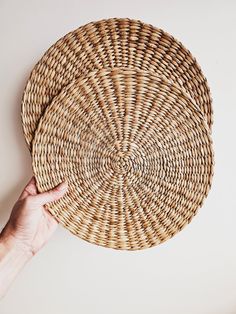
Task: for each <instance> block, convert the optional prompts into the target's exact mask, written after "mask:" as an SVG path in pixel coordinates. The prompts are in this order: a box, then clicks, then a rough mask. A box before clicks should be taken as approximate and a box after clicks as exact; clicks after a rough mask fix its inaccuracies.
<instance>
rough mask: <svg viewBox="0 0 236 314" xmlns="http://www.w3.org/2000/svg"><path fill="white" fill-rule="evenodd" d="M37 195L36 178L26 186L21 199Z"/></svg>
mask: <svg viewBox="0 0 236 314" xmlns="http://www.w3.org/2000/svg"><path fill="white" fill-rule="evenodd" d="M36 194H37V187H36V181H35V178H34V177H32V178H31V179H30V181H29V182H28V183H27V184H26V186H25V188H24V190H23V192H22V193H21V195H20V197H19V199H23V198H25V197H27V196H29V195H36Z"/></svg>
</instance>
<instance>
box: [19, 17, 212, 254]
mask: <svg viewBox="0 0 236 314" xmlns="http://www.w3.org/2000/svg"><path fill="white" fill-rule="evenodd" d="M137 25H138V26H137ZM108 26H109V27H108ZM116 28H117V29H119V31H118V30H117V31H116ZM123 29H124V32H125V33H126V32H128V34H127V38H126V37H125V38H124V41H121V42H120V44H119V45H120V46H119V45H118V41H119V40H120V37H119V36H121V35H120V34H121V33H120V32H121V30H123ZM144 29H145V32H146V33H147V34H148V35H145V34H146V33H144ZM150 29H151V30H153V31H152V32H151V31H150ZM99 30H100V33H99ZM102 30H103V31H102ZM132 32H133V33H132ZM136 32H137V34H136ZM139 32H141V33H142V32H143V33H142V35H141V33H139ZM103 33H104V41H103V43H101V45H100V42H101V38H100V39H98V37H97V36H98V34H100V35H99V36H101V34H103ZM79 34H80V35H79ZM108 34H110V35H109V36H108ZM122 34H123V33H122ZM135 34H136V35H135ZM76 36H78V42H77V39H76V38H77V37H76ZM80 36H82V37H81V38H83V36H85V37H86V41H85V40H82V41H80V40H79V38H80ZM124 36H125V35H124ZM135 36H137V37H138V36H140V37H139V40H140V42H141V43H140V45H141V47H142V48H143V49H149V48H150V49H152V46H153V49H157V50H158V43H159V44H160V43H162V45H161V46H162V47H163V46H164V42H166V47H167V51H169V56H170V54H171V51H172V49H171V44H170V40H172V44H173V45H174V46H175V45H177V46H176V47H181V46H178V45H179V44H177V43H176V42H175V41H174V40H173V39H170V38H169V37H168V36H167V35H164V34H163V33H162V32H161V31H158V30H156V29H153V28H151V27H150V26H146V25H144V24H142V23H140V22H131V21H129V20H109V21H104V22H100V24H89V26H86V27H85V28H82V29H80V30H79V31H78V32H74V33H71V35H69V37H66V38H64V39H63V40H62V41H60V42H59V43H57V44H56V46H55V47H54V48H52V49H51V50H50V51H49V52H48V53H47V55H46V57H44V58H43V63H39V65H38V66H37V68H36V69H37V70H36V72H34V75H36V73H37V71H38V70H39V69H41V71H40V75H39V76H38V78H42V81H40V79H39V81H37V80H36V81H37V84H38V85H37V84H36V81H35V80H34V79H33V77H34V75H33V76H32V77H31V80H32V82H33V83H32V85H31V84H30V85H28V87H27V88H28V91H29V89H30V88H32V92H33V94H34V93H36V90H37V91H38V92H39V93H42V94H44V93H45V98H44V101H43V102H41V103H38V102H37V101H38V100H39V99H40V97H41V96H40V97H39V98H37V97H36V98H35V99H34V97H33V98H32V110H33V108H34V106H36V107H37V105H39V107H37V108H40V109H39V111H36V112H37V114H36V119H35V120H34V122H33V123H32V126H33V128H31V129H30V130H31V131H33V130H34V128H35V127H36V125H35V123H36V122H39V123H38V127H37V129H36V132H35V137H34V139H33V144H32V162H33V170H34V174H35V176H36V181H37V186H38V189H39V191H46V190H49V189H50V188H52V187H54V186H55V185H57V184H58V183H60V182H61V181H63V180H67V182H68V185H69V190H68V192H67V193H66V195H65V196H64V197H63V198H62V199H60V200H58V201H56V202H53V203H50V204H48V205H47V208H48V210H49V211H50V212H51V213H52V215H53V216H54V217H55V218H56V219H57V220H58V221H59V222H60V223H61V224H63V225H64V226H65V227H66V228H67V229H69V230H70V231H71V232H72V233H73V234H76V235H77V236H79V237H80V238H82V239H84V240H86V241H89V242H91V243H95V244H98V245H101V246H106V247H109V248H115V249H126V250H139V249H144V248H148V247H152V246H155V245H157V244H159V243H161V242H163V241H165V240H167V239H169V238H171V237H172V236H173V235H175V234H176V233H177V232H179V231H180V230H181V229H182V228H183V227H184V226H185V225H187V224H188V223H189V222H190V221H191V219H192V218H193V217H194V215H195V214H196V212H197V210H198V208H199V207H200V206H201V205H202V203H203V200H204V198H205V197H206V196H207V194H208V191H209V188H210V186H211V180H212V165H213V153H212V143H211V138H210V132H209V126H208V124H207V122H206V121H207V119H206V107H205V108H203V107H204V106H200V103H198V104H197V102H196V103H195V101H196V99H198V97H195V101H194V99H193V98H191V97H190V96H189V93H187V91H186V88H187V86H189V84H188V83H187V84H185V87H186V88H180V86H179V84H177V83H178V81H179V80H180V73H181V71H179V70H178V67H177V65H175V62H171V60H172V61H173V59H171V57H169V58H170V63H172V64H173V66H174V68H175V70H176V71H179V73H177V74H173V70H174V69H172V70H171V71H168V70H167V69H168V67H169V65H168V64H166V65H163V66H164V67H165V69H166V71H167V72H166V73H170V72H171V73H172V75H171V78H172V81H175V82H176V83H174V82H171V81H169V80H167V79H166V78H165V77H163V76H160V75H158V73H154V71H147V70H140V69H137V68H139V67H141V68H147V67H148V63H149V67H150V70H155V69H156V70H157V69H158V66H157V64H159V63H156V61H157V59H158V58H157V59H155V58H154V55H153V54H151V53H150V57H151V56H152V57H153V58H154V59H155V60H154V59H152V58H151V59H150V58H147V59H145V57H141V61H140V64H139V63H138V62H137V60H136V62H135V58H134V56H136V57H137V56H138V51H137V48H136V37H135ZM146 36H148V38H149V44H147V43H146ZM128 38H129V40H128ZM131 39H132V40H131ZM142 39H143V40H142ZM87 40H88V42H87ZM109 40H110V41H111V42H110V41H109ZM112 40H114V41H115V42H116V45H115V44H114V42H112ZM129 41H131V42H132V45H131V46H130V47H129V48H127V47H124V49H122V47H123V45H124V46H125V45H126V44H127V43H128V42H129ZM109 42H110V45H109ZM66 43H67V52H66V53H65V51H64V50H63V49H64V48H62V47H64V45H65V44H66ZM78 43H79V44H78ZM86 43H87V44H86ZM92 43H93V44H92ZM155 43H157V46H155ZM77 44H78V45H79V46H77ZM80 45H81V47H84V48H86V49H85V52H84V53H83V54H82V50H81V49H79V48H78V47H80ZM90 45H91V47H90ZM76 47H77V48H76ZM89 47H90V48H91V49H90V48H89ZM96 47H97V48H96ZM98 47H100V48H98ZM102 47H103V49H102ZM105 47H107V48H108V50H106V49H105ZM111 47H112V48H111ZM132 47H133V49H131V48H132ZM110 48H111V49H110ZM54 49H56V51H57V52H55V50H54ZM60 49H62V51H64V52H62V53H61V54H59V55H60V57H59V55H58V53H59V51H61V50H60ZM76 49H78V51H77V52H78V56H79V58H80V59H81V61H80V62H81V65H83V67H82V68H83V69H85V68H86V67H85V66H84V64H83V63H82V60H84V62H85V60H86V62H87V60H90V61H91V63H88V64H87V69H89V68H90V69H93V68H96V67H98V68H100V66H101V65H102V66H104V64H106V65H108V66H110V67H111V66H113V65H114V64H118V65H122V64H127V66H128V65H131V64H134V63H136V65H139V66H137V68H132V69H130V68H124V67H120V68H111V69H97V70H95V71H92V72H90V73H87V75H86V76H84V77H79V78H76V77H78V73H79V72H81V70H79V68H78V65H79V64H80V63H76V62H77V54H75V51H76ZM93 49H95V50H96V49H97V50H96V55H98V58H94V59H93V58H92V54H93V53H94V51H93ZM140 49H141V48H140ZM179 49H180V51H182V52H183V51H185V50H183V48H179ZM88 51H90V54H89V53H88ZM107 51H110V53H111V54H109V53H107ZM173 51H174V48H173ZM174 52H175V55H176V58H177V55H178V53H177V51H174ZM64 53H65V54H64ZM70 53H71V54H70ZM133 53H134V54H135V55H133ZM160 53H161V54H162V52H161V50H160ZM81 54H82V55H83V57H82V56H81ZM105 55H106V56H107V57H108V56H109V59H107V60H106V57H105ZM116 55H117V59H116ZM164 55H165V57H164V59H162V58H161V57H160V60H161V59H162V60H167V59H168V58H167V57H166V53H165V54H164ZM53 56H54V57H55V59H54V57H53ZM69 56H70V57H69ZM89 56H90V57H89ZM146 56H147V55H146ZM103 57H104V58H103ZM60 58H61V59H60ZM64 58H66V60H67V61H68V62H69V64H67V63H64V67H65V68H64V67H63V66H62V65H61V66H60V64H61V63H62V61H63V60H64ZM137 58H138V57H137ZM165 58H167V59H165ZM50 60H51V61H52V60H54V61H55V62H56V63H54V66H55V67H53V66H52V68H51V70H52V69H54V72H50V70H49V72H46V73H45V68H44V66H46V67H47V63H48V62H49V63H50V62H51V61H50ZM92 60H93V62H92ZM101 60H104V62H103V61H101ZM105 60H106V61H107V62H105ZM108 60H109V61H108ZM151 60H152V61H151ZM148 61H150V62H148ZM133 62H134V63H133ZM186 62H188V61H186ZM92 63H93V64H92ZM42 64H43V66H42ZM55 64H57V66H56V65H55ZM75 64H77V65H76V66H75ZM145 64H146V66H145ZM182 64H184V62H183V61H182ZM41 66H42V67H41ZM191 66H192V69H196V68H195V67H196V64H195V63H191ZM191 66H190V65H189V66H187V68H186V71H187V69H189V68H191ZM55 69H56V70H55ZM66 69H67V70H68V71H69V72H68V74H67V75H66V73H67V70H66ZM70 70H71V72H70ZM169 70H170V68H169ZM52 71H53V70H52ZM186 71H185V74H186V73H187V72H186ZM82 72H83V71H82ZM157 72H160V71H157ZM50 73H54V76H52V77H51V74H50ZM62 73H64V74H62ZM71 73H73V75H71ZM163 73H164V72H163ZM163 73H162V74H163ZM190 73H191V72H190ZM47 75H48V76H47ZM58 75H59V76H58ZM175 75H176V77H175ZM167 76H168V75H167ZM59 77H60V78H61V79H62V82H61V83H60V84H59V81H60V80H59ZM183 77H185V76H183ZM187 77H188V75H187V74H186V78H187ZM43 78H45V79H46V78H48V82H49V81H50V82H51V84H50V83H48V84H49V85H47V86H48V89H47V88H46V87H45V89H44V92H42V89H41V88H42V87H43V86H44V83H43V80H44V79H43ZM71 78H75V79H74V80H73V81H72V82H70V83H69V81H70V79H71ZM174 78H176V79H174ZM46 80H47V79H46ZM196 82H198V83H199V84H200V85H201V84H203V85H202V86H204V84H205V83H204V82H205V81H204V80H203V79H200V80H199V81H198V80H197V79H196ZM67 83H69V84H67ZM34 84H36V85H37V86H38V89H34V88H35V87H34ZM65 84H67V86H65V87H64V88H62V89H61V87H62V85H65ZM49 86H50V87H49ZM59 91H60V93H59V94H58V95H57V96H55V97H54V98H53V99H52V96H53V95H55V93H58V92H59ZM190 91H192V92H193V91H195V89H191V88H190ZM196 95H197V94H196ZM192 96H193V93H192ZM26 98H27V96H26V95H25V100H24V101H25V106H28V105H26V104H28V103H27V101H28V100H27V101H26ZM27 99H28V98H27ZM49 101H51V103H50V104H49V105H48V102H49ZM42 104H43V105H42ZM45 104H47V106H46V107H45V106H44V105H45ZM43 107H44V109H45V108H46V110H45V112H44V115H42V116H41V113H42V111H41V109H42V108H43ZM200 107H201V109H205V110H200ZM27 108H28V110H31V109H30V106H29V107H27ZM32 112H33V111H32ZM24 113H25V112H24ZM38 113H39V115H38ZM27 115H28V113H27ZM33 116H34V115H33ZM39 116H41V119H40V120H38V118H39ZM32 121H33V120H32ZM208 122H209V120H208ZM31 131H30V132H31ZM27 134H28V133H27ZM30 134H31V135H30V136H29V137H28V140H29V142H30V141H31V139H32V137H31V136H32V133H30Z"/></svg>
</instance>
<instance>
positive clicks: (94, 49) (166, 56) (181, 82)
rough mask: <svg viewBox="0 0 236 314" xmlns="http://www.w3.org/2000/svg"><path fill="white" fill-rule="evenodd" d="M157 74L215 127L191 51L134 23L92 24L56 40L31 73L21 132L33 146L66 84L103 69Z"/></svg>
mask: <svg viewBox="0 0 236 314" xmlns="http://www.w3.org/2000/svg"><path fill="white" fill-rule="evenodd" d="M113 67H129V68H137V69H143V70H148V71H153V72H155V73H157V74H158V75H160V76H164V77H165V78H167V79H168V80H169V81H171V82H175V83H176V84H177V85H178V86H179V87H181V88H183V89H184V90H185V91H186V92H187V93H188V94H189V95H190V96H191V97H192V98H193V100H194V101H195V103H196V104H197V106H198V107H199V108H200V109H201V110H202V112H203V114H204V115H205V116H206V118H207V121H208V125H209V126H210V127H211V123H212V107H211V98H210V93H209V88H208V85H207V81H206V79H205V77H204V75H203V73H202V71H201V69H200V67H199V65H198V64H197V62H196V60H195V58H193V56H192V55H191V53H190V52H189V51H188V50H187V49H186V48H185V47H184V46H183V45H182V44H181V43H180V42H178V41H177V40H176V39H175V38H173V37H172V36H171V35H169V34H167V33H166V32H164V31H163V30H161V29H158V28H155V27H153V26H151V25H148V24H145V23H143V22H141V21H136V20H130V19H116V18H113V19H108V20H102V21H98V22H92V23H89V24H87V25H85V26H82V27H80V28H78V29H77V30H75V31H73V32H70V33H69V34H67V35H65V36H64V37H63V38H61V39H60V40H59V41H57V42H56V43H55V44H54V45H53V46H52V47H51V48H50V49H49V50H48V51H47V52H46V53H45V54H44V56H43V57H42V59H41V60H40V61H39V62H38V63H37V65H36V66H35V68H34V69H33V71H32V73H31V75H30V78H29V80H28V83H27V85H26V88H25V91H24V96H23V101H22V122H23V129H24V134H25V138H26V141H27V143H28V144H29V147H30V145H31V141H32V139H33V136H34V132H35V129H36V127H37V125H38V122H39V119H40V117H41V116H42V114H43V112H44V110H45V108H46V107H47V105H48V104H50V102H51V101H52V99H53V97H54V96H56V95H57V94H58V93H59V92H60V90H61V89H62V87H63V86H66V85H68V84H69V83H71V81H73V80H74V79H76V78H79V77H81V75H87V73H89V72H91V71H93V70H96V69H102V68H113Z"/></svg>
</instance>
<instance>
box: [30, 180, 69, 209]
mask: <svg viewBox="0 0 236 314" xmlns="http://www.w3.org/2000/svg"><path fill="white" fill-rule="evenodd" d="M67 188H68V186H67V183H66V182H62V183H60V184H59V185H58V186H56V187H55V188H54V189H52V190H50V191H47V192H43V193H40V194H38V195H36V196H34V201H36V202H37V204H38V205H45V204H46V203H50V202H53V201H57V200H58V199H60V198H61V197H62V196H63V195H64V194H65V193H66V191H67Z"/></svg>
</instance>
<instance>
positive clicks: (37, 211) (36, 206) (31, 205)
mask: <svg viewBox="0 0 236 314" xmlns="http://www.w3.org/2000/svg"><path fill="white" fill-rule="evenodd" d="M66 190H67V184H66V183H65V182H64V183H61V184H59V185H58V186H57V187H55V188H54V189H52V190H50V191H48V192H44V193H38V192H37V188H36V182H35V179H34V177H33V178H32V179H31V180H30V182H29V183H28V184H27V185H26V187H25V188H24V190H23V192H22V194H21V195H20V197H19V199H18V200H17V202H16V203H15V205H14V207H13V209H12V212H11V216H10V218H9V221H8V223H7V224H6V226H5V228H4V229H3V231H2V233H1V238H3V239H4V242H7V243H11V244H12V245H14V246H17V247H18V248H19V249H21V250H23V251H24V252H26V253H27V254H29V255H34V254H35V253H37V252H38V250H39V249H40V248H41V247H42V246H43V245H44V244H45V243H46V242H47V241H48V239H49V238H50V237H51V235H52V234H53V232H54V231H55V229H56V228H57V225H58V223H57V221H56V220H55V219H54V218H53V216H52V215H51V214H50V213H49V212H48V211H47V210H46V209H45V207H44V205H45V204H46V203H49V202H52V201H56V200H58V199H59V198H61V197H62V196H63V195H64V194H65V192H66Z"/></svg>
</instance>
